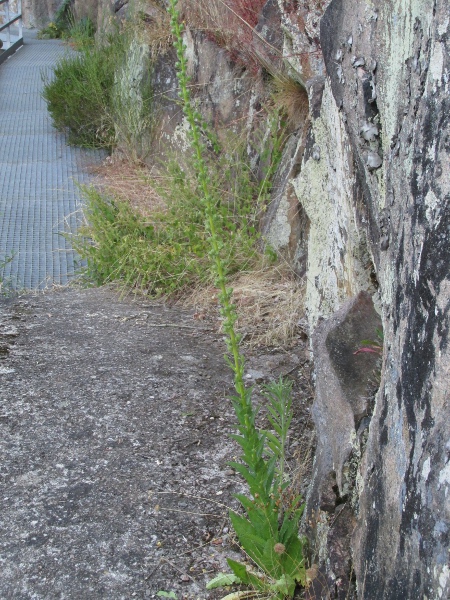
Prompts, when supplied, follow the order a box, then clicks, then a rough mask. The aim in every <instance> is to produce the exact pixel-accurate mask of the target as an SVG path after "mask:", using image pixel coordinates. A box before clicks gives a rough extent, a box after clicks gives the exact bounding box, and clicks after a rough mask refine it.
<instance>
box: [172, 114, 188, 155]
mask: <svg viewBox="0 0 450 600" xmlns="http://www.w3.org/2000/svg"><path fill="white" fill-rule="evenodd" d="M172 143H173V144H175V146H176V147H178V148H180V150H182V151H183V152H186V151H187V150H188V149H189V148H190V147H191V145H190V141H189V123H188V121H187V119H186V117H183V120H182V121H181V123H180V124H179V125H177V127H176V128H175V131H174V132H173V136H172Z"/></svg>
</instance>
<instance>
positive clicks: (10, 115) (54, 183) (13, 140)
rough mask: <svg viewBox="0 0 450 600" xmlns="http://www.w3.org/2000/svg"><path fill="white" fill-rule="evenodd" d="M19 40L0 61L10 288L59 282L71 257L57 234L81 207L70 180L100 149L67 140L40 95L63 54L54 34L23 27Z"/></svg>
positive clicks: (0, 214)
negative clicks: (42, 34) (44, 37)
mask: <svg viewBox="0 0 450 600" xmlns="http://www.w3.org/2000/svg"><path fill="white" fill-rule="evenodd" d="M24 38H25V39H24V41H25V45H24V46H23V47H22V48H21V49H20V50H19V51H18V52H16V53H15V54H14V55H13V56H12V57H11V58H10V59H9V60H7V61H6V62H5V63H4V64H3V65H1V66H0V263H1V262H3V261H5V260H9V259H10V258H11V257H12V260H10V261H9V262H8V264H7V265H6V266H5V267H4V268H3V269H0V275H1V276H2V277H3V279H4V280H6V282H9V284H10V285H11V287H12V288H13V289H21V288H29V289H37V288H41V289H42V288H44V287H49V286H51V285H52V284H53V283H56V284H61V285H65V284H66V283H67V282H68V280H69V279H70V277H71V276H73V274H74V271H75V269H76V256H75V254H74V252H73V251H72V250H71V248H70V243H69V242H68V241H67V240H66V239H65V238H64V237H63V236H62V235H61V232H63V231H67V230H69V229H72V230H73V229H74V228H75V226H76V222H77V218H76V213H77V211H79V209H80V192H79V190H78V189H77V186H76V183H75V182H80V183H87V182H88V180H89V176H88V169H87V167H88V166H89V165H90V164H92V163H95V162H98V161H100V160H101V157H102V154H101V153H100V152H92V151H85V150H81V149H79V148H74V147H70V146H67V145H66V139H65V136H64V135H62V134H60V133H58V132H57V131H56V130H55V129H54V128H53V127H52V124H51V119H50V116H49V114H48V112H47V108H46V103H45V101H44V100H43V99H42V97H41V92H42V87H43V83H42V76H43V75H44V76H50V75H51V73H52V67H53V66H54V64H55V62H56V60H57V59H58V58H59V57H60V56H62V55H63V54H64V53H65V52H67V48H66V47H65V46H64V45H63V44H62V43H61V42H60V41H58V40H38V39H36V36H35V33H34V32H25V33H24Z"/></svg>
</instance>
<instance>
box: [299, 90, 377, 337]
mask: <svg viewBox="0 0 450 600" xmlns="http://www.w3.org/2000/svg"><path fill="white" fill-rule="evenodd" d="M313 133H314V138H315V142H316V144H317V146H318V147H320V149H321V151H320V160H314V157H312V158H311V159H310V160H307V161H306V162H305V163H304V165H303V168H302V171H301V173H300V175H299V176H298V177H297V178H296V179H294V180H293V186H294V189H295V192H296V195H297V197H298V199H299V201H300V203H301V204H302V205H303V207H304V209H305V211H306V213H307V215H308V218H309V220H310V234H309V241H308V272H307V289H306V304H307V308H308V318H309V324H310V326H311V328H314V327H315V325H316V323H317V320H318V318H319V317H320V316H328V315H330V314H332V313H333V312H334V311H335V310H337V308H338V307H339V306H340V305H341V304H342V302H343V301H344V300H345V299H346V298H347V297H349V296H352V295H355V294H357V293H358V292H359V291H361V290H363V289H369V284H368V275H367V273H366V272H365V269H364V266H363V262H364V260H363V256H362V250H361V248H362V247H363V246H364V243H363V239H362V237H361V234H360V232H359V231H358V229H357V227H356V221H355V214H354V209H353V206H352V200H353V185H354V173H353V169H352V157H351V152H350V142H349V140H348V137H347V134H346V131H345V124H344V123H343V121H342V116H341V114H340V113H339V111H338V109H337V107H336V103H335V101H334V99H333V95H332V93H331V90H330V87H329V84H328V83H327V84H326V85H325V90H324V93H323V100H322V114H321V116H320V117H319V118H318V119H316V120H315V121H314V122H313ZM365 258H366V257H365Z"/></svg>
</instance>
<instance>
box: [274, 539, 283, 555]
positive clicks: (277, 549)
mask: <svg viewBox="0 0 450 600" xmlns="http://www.w3.org/2000/svg"><path fill="white" fill-rule="evenodd" d="M273 549H274V552H276V553H277V554H283V553H284V552H285V551H286V548H285V546H284V544H280V542H278V543H277V544H275V546H274V547H273Z"/></svg>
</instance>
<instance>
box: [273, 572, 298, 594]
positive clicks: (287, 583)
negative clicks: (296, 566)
mask: <svg viewBox="0 0 450 600" xmlns="http://www.w3.org/2000/svg"><path fill="white" fill-rule="evenodd" d="M270 588H271V589H272V590H273V591H274V592H281V593H282V594H284V595H286V596H288V597H289V598H292V596H293V595H294V592H295V581H294V580H293V579H292V577H289V575H283V576H282V577H281V578H280V579H278V581H276V582H275V583H273V584H272V585H271V586H270Z"/></svg>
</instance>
